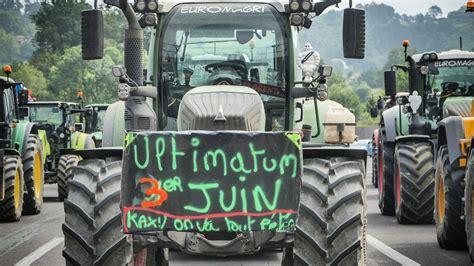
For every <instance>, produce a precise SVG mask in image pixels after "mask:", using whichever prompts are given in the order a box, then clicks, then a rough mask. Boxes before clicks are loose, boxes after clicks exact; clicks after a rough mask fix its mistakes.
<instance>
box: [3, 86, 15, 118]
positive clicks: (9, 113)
mask: <svg viewBox="0 0 474 266" xmlns="http://www.w3.org/2000/svg"><path fill="white" fill-rule="evenodd" d="M3 101H4V102H3V104H4V106H5V112H6V113H5V118H6V122H12V121H13V119H15V107H14V104H13V103H14V102H15V101H14V98H13V93H12V91H11V90H5V91H4V95H3Z"/></svg>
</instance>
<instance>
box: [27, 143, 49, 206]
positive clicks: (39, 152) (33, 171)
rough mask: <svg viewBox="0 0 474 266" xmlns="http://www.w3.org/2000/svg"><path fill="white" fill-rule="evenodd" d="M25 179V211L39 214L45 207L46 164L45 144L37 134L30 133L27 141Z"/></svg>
mask: <svg viewBox="0 0 474 266" xmlns="http://www.w3.org/2000/svg"><path fill="white" fill-rule="evenodd" d="M23 179H24V180H25V188H26V193H25V195H24V199H23V213H24V214H33V215H34V214H38V213H40V212H41V209H42V208H43V187H44V164H43V146H42V145H41V141H40V139H39V137H38V136H36V135H30V136H29V137H28V140H27V142H26V147H25V154H23Z"/></svg>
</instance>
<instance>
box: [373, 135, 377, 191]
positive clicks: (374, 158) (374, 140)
mask: <svg viewBox="0 0 474 266" xmlns="http://www.w3.org/2000/svg"><path fill="white" fill-rule="evenodd" d="M377 132H378V131H377ZM374 134H375V133H374ZM376 134H378V133H376ZM377 139H378V138H377V137H376V136H375V135H373V136H372V150H373V154H372V185H374V187H375V188H378V185H379V182H378V181H379V174H378V166H379V160H378V152H377V150H378V143H377Z"/></svg>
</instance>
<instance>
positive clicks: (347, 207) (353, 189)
mask: <svg viewBox="0 0 474 266" xmlns="http://www.w3.org/2000/svg"><path fill="white" fill-rule="evenodd" d="M364 177H365V171H364V169H363V164H362V163H361V162H360V161H355V160H354V159H349V158H331V159H328V160H324V159H316V158H315V159H307V160H304V175H303V180H302V181H303V186H302V191H301V199H300V210H299V217H298V222H297V226H296V232H295V247H294V264H295V265H327V264H330V265H357V264H358V265H365V263H366V239H365V234H366V226H367V207H366V200H365V195H366V189H365V179H364Z"/></svg>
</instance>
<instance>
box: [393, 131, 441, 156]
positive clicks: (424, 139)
mask: <svg viewBox="0 0 474 266" xmlns="http://www.w3.org/2000/svg"><path fill="white" fill-rule="evenodd" d="M395 141H396V143H406V142H417V143H419V142H427V143H429V144H430V145H431V151H432V152H433V154H434V150H435V147H436V142H435V141H433V140H432V139H431V136H428V135H408V136H399V137H397V138H396V139H395Z"/></svg>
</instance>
